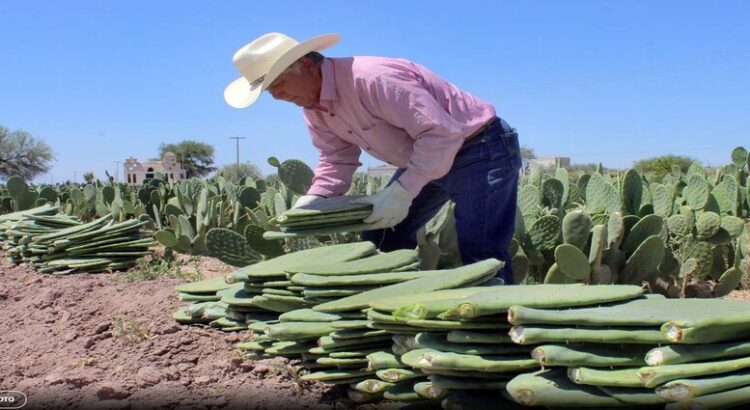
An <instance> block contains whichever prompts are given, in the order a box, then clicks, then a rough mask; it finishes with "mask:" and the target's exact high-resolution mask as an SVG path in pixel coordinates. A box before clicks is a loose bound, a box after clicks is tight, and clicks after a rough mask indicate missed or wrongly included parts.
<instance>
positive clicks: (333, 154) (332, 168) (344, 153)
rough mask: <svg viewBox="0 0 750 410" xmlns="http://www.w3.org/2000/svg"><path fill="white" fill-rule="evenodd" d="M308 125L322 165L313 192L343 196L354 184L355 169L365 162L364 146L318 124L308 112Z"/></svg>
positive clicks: (306, 118)
mask: <svg viewBox="0 0 750 410" xmlns="http://www.w3.org/2000/svg"><path fill="white" fill-rule="evenodd" d="M305 122H306V123H307V128H308V130H309V131H310V135H311V136H312V142H313V145H314V146H315V148H317V149H318V152H319V154H320V155H319V157H318V165H317V167H316V168H315V176H314V177H313V183H312V186H311V187H310V189H309V190H308V191H307V193H308V194H309V195H322V196H327V197H332V196H339V195H343V194H344V193H346V191H348V190H349V187H350V185H351V184H352V176H353V175H354V172H355V171H356V170H357V168H359V167H360V166H361V165H362V164H361V163H360V162H359V156H360V154H361V152H362V151H361V150H360V148H359V147H358V146H356V145H354V144H352V143H350V142H348V141H345V140H343V139H341V138H339V137H338V136H336V134H334V133H333V132H331V130H330V129H328V127H326V126H325V125H323V124H318V123H316V121H314V120H313V119H311V118H308V116H307V115H305Z"/></svg>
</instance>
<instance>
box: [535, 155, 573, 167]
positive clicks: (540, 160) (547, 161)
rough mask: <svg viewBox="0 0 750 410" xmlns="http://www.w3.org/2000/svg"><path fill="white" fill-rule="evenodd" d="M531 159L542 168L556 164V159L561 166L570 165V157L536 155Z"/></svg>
mask: <svg viewBox="0 0 750 410" xmlns="http://www.w3.org/2000/svg"><path fill="white" fill-rule="evenodd" d="M531 161H533V162H536V163H537V164H539V165H541V166H542V167H544V168H554V167H555V166H557V163H558V161H559V162H560V166H561V167H569V166H570V157H536V158H534V159H532V160H531Z"/></svg>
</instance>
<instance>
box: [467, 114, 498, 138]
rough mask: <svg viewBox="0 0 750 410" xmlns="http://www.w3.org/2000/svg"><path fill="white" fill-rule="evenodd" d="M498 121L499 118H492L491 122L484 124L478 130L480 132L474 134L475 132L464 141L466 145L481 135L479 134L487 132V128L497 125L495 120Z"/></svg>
mask: <svg viewBox="0 0 750 410" xmlns="http://www.w3.org/2000/svg"><path fill="white" fill-rule="evenodd" d="M496 119H497V117H492V118H490V120H489V121H487V122H486V123H484V125H482V126H481V127H479V129H478V130H476V131H474V132H473V133H472V134H471V135H469V136H468V137H467V138H466V139H465V140H464V143H467V142H468V141H469V140H471V139H473V138H474V137H476V136H477V135H479V134H481V133H483V132H485V131H487V128H489V127H491V126H492V124H494V123H495V120H496Z"/></svg>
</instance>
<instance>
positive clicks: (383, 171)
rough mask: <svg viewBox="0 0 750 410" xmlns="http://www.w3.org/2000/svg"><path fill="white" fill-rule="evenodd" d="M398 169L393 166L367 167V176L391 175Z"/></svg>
mask: <svg viewBox="0 0 750 410" xmlns="http://www.w3.org/2000/svg"><path fill="white" fill-rule="evenodd" d="M397 169H398V167H395V166H393V165H385V164H383V165H380V166H377V167H367V175H368V176H371V177H382V176H383V175H393V174H394V173H395V172H396V170H397Z"/></svg>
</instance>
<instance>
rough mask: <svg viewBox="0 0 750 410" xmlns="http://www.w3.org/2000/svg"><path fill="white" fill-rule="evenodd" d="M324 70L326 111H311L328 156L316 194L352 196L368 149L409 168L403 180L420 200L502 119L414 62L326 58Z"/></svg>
mask: <svg viewBox="0 0 750 410" xmlns="http://www.w3.org/2000/svg"><path fill="white" fill-rule="evenodd" d="M321 71H322V86H321V91H320V105H321V107H323V108H324V110H323V109H305V110H304V117H305V121H306V123H307V126H308V129H309V130H310V134H311V136H312V142H313V144H314V145H315V147H316V148H317V149H318V151H319V152H320V156H319V162H318V165H317V167H316V169H315V177H314V178H313V184H312V186H311V187H310V189H309V190H308V194H314V195H323V196H338V195H342V194H344V193H345V192H346V191H347V190H348V189H349V186H350V185H351V181H352V176H353V175H354V171H355V170H356V169H357V168H358V167H359V166H360V165H362V164H361V163H360V162H359V156H360V154H361V152H362V151H361V149H365V150H367V152H368V153H369V154H370V155H372V156H373V157H375V158H377V159H380V160H382V161H385V162H387V163H389V164H391V165H395V166H397V167H399V168H406V171H405V172H404V173H403V174H402V175H401V176H400V177H399V179H398V181H399V182H400V183H401V185H403V186H404V188H405V189H406V190H407V191H409V192H410V193H411V194H413V195H417V194H418V193H419V191H421V190H422V187H424V186H425V185H426V184H427V183H428V182H430V181H432V180H435V179H438V178H440V177H442V176H443V175H445V174H446V173H447V172H448V171H449V170H450V168H451V165H452V164H453V160H454V158H455V156H456V153H457V152H458V150H459V148H461V145H462V144H463V142H464V140H465V139H466V138H467V137H468V136H470V135H472V134H473V133H474V132H475V131H477V130H478V129H479V128H480V127H481V126H482V125H484V124H485V123H486V122H487V121H489V120H490V119H491V118H493V117H494V116H495V109H494V108H493V107H492V105H490V104H488V103H487V102H484V101H482V100H480V99H478V98H476V97H474V96H473V95H471V94H469V93H467V92H465V91H462V90H460V89H459V88H458V87H456V86H455V85H453V84H451V83H449V82H448V81H446V80H444V79H442V78H440V77H439V76H437V75H436V74H435V73H433V72H431V71H430V70H428V69H427V68H425V67H423V66H420V65H418V64H415V63H413V62H411V61H408V60H404V59H397V58H383V57H350V58H326V59H324V60H323V63H322V66H321Z"/></svg>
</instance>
